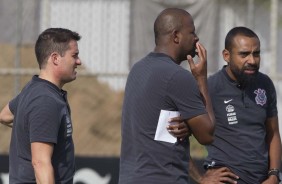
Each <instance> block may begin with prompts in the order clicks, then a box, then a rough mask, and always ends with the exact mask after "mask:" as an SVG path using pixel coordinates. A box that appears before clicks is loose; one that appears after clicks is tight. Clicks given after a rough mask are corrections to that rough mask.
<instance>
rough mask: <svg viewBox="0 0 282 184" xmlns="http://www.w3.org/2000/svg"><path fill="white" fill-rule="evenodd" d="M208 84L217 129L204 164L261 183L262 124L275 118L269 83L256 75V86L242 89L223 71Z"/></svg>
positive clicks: (265, 155)
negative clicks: (228, 170) (226, 168)
mask: <svg viewBox="0 0 282 184" xmlns="http://www.w3.org/2000/svg"><path fill="white" fill-rule="evenodd" d="M208 84H209V92H210V95H211V97H212V103H213V108H214V113H215V118H216V129H215V139H214V142H213V143H212V144H211V145H210V146H207V150H208V157H207V159H206V164H212V165H215V166H227V167H229V168H230V169H231V170H232V171H233V172H235V173H236V174H237V175H238V176H239V177H240V178H241V179H242V180H243V181H245V182H247V183H261V181H263V180H264V179H265V178H266V177H267V171H268V146H267V144H266V142H265V137H266V130H265V121H266V119H267V118H269V117H273V116H277V107H276V103H277V102H276V92H275V88H274V85H273V83H272V81H271V80H270V78H269V77H267V76H266V75H264V74H262V73H259V74H258V75H257V79H256V80H255V82H252V83H250V84H249V85H248V86H247V87H246V88H244V89H242V88H241V87H240V86H239V85H238V84H237V83H236V82H234V81H232V80H231V78H229V77H228V75H227V73H226V71H225V68H223V69H222V70H221V71H219V72H217V73H216V74H214V75H213V76H211V77H210V78H209V79H208ZM212 162H214V163H212Z"/></svg>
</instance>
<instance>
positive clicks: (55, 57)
mask: <svg viewBox="0 0 282 184" xmlns="http://www.w3.org/2000/svg"><path fill="white" fill-rule="evenodd" d="M59 58H60V54H59V53H57V52H53V53H52V54H51V55H50V59H51V62H52V63H53V64H54V65H58V64H59Z"/></svg>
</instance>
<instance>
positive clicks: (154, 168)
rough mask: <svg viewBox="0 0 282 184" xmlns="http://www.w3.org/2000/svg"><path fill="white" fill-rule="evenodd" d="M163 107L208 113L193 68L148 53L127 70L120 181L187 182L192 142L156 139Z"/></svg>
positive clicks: (193, 113)
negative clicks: (190, 70)
mask: <svg viewBox="0 0 282 184" xmlns="http://www.w3.org/2000/svg"><path fill="white" fill-rule="evenodd" d="M161 110H170V111H179V112H180V114H181V116H182V117H183V118H184V119H189V118H192V117H194V116H197V115H200V114H204V113H206V110H205V106H204V104H203V102H202V98H201V95H200V92H199V89H198V87H197V83H196V81H195V79H194V77H193V76H192V74H191V73H190V72H188V71H187V70H185V69H183V68H182V67H181V66H179V65H177V64H175V63H174V61H173V60H172V59H171V58H170V57H168V56H166V55H164V54H160V53H150V54H149V55H148V56H147V57H145V58H143V59H142V60H141V61H139V62H137V63H136V64H135V65H134V66H133V68H132V70H131V71H130V73H129V76H128V79H127V84H126V89H125V96H124V104H123V112H122V146H121V157H120V176H119V184H133V183H134V184H144V183H146V184H163V183H166V184H183V183H188V181H189V179H188V167H189V165H188V161H189V154H190V151H189V142H188V141H186V142H177V143H175V144H173V143H168V142H161V141H155V140H154V136H155V132H156V127H157V123H158V118H159V115H160V111H161Z"/></svg>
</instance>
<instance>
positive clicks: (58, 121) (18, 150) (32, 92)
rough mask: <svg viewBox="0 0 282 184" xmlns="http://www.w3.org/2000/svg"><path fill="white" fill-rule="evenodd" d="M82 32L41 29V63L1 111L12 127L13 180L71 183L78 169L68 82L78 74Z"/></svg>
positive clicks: (37, 49)
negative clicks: (67, 88)
mask: <svg viewBox="0 0 282 184" xmlns="http://www.w3.org/2000/svg"><path fill="white" fill-rule="evenodd" d="M79 40H80V35H79V34H77V33H76V32H73V31H70V30H68V29H62V28H50V29H47V30H45V31H44V32H42V33H41V34H40V35H39V37H38V39H37V42H36V45H35V53H36V57H37V61H38V64H39V68H40V73H39V75H38V76H37V75H35V76H33V77H32V79H31V80H30V82H29V83H27V84H26V86H25V87H24V88H23V90H22V91H21V93H20V94H19V95H17V96H16V97H15V98H14V99H13V100H11V101H10V102H9V104H8V105H6V106H5V107H4V109H3V110H2V111H1V113H0V122H1V123H4V124H10V123H12V122H13V126H12V137H11V144H10V152H9V181H10V183H56V184H72V183H73V176H74V172H75V162H74V145H73V140H72V122H71V112H70V107H69V104H68V101H67V92H66V91H64V90H63V89H62V87H63V86H64V84H65V83H68V82H71V81H73V80H75V79H76V71H75V69H76V68H77V66H78V65H81V61H80V59H79V57H78V54H79V50H78V45H77V41H79Z"/></svg>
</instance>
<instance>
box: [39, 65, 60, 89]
mask: <svg viewBox="0 0 282 184" xmlns="http://www.w3.org/2000/svg"><path fill="white" fill-rule="evenodd" d="M38 77H39V78H41V79H44V80H47V81H49V82H51V83H53V84H54V85H56V86H57V87H58V88H60V89H62V87H63V85H62V84H60V82H59V81H58V80H56V78H55V77H54V76H53V75H51V74H50V73H48V72H46V71H45V70H42V69H41V70H40V73H39V76H38Z"/></svg>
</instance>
